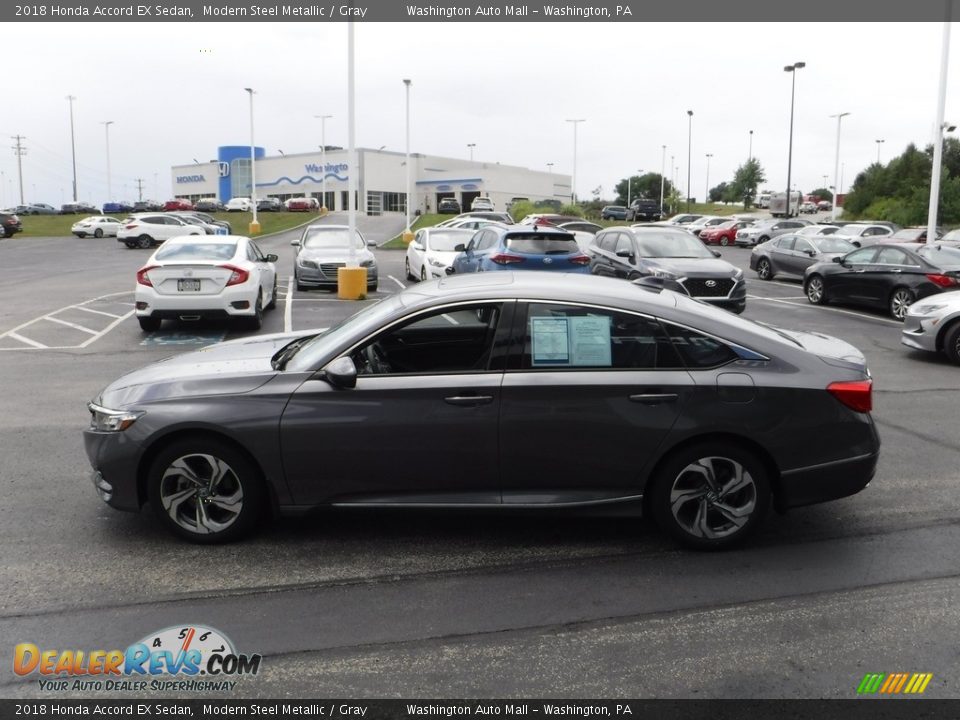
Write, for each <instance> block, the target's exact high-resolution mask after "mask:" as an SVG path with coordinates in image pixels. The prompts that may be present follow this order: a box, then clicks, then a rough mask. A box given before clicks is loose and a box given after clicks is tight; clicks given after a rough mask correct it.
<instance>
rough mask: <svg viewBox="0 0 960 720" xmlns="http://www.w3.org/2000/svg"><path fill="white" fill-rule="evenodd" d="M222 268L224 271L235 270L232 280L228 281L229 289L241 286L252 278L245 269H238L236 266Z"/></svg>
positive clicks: (231, 276)
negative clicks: (233, 286) (232, 286)
mask: <svg viewBox="0 0 960 720" xmlns="http://www.w3.org/2000/svg"><path fill="white" fill-rule="evenodd" d="M220 267H222V268H223V269H224V270H233V274H231V275H230V279H229V280H227V287H230V286H231V285H241V284H243V283H245V282H246V281H247V278H249V277H250V273H249V272H247V271H246V270H244V269H243V268H238V267H236V266H234V265H221V266H220Z"/></svg>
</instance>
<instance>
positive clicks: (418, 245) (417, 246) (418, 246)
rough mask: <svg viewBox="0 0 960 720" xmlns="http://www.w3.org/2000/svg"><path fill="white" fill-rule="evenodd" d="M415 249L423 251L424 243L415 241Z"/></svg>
mask: <svg viewBox="0 0 960 720" xmlns="http://www.w3.org/2000/svg"><path fill="white" fill-rule="evenodd" d="M413 249H414V250H420V251H423V245H421V244H420V243H418V242H415V243H413Z"/></svg>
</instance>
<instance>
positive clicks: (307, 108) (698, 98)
mask: <svg viewBox="0 0 960 720" xmlns="http://www.w3.org/2000/svg"><path fill="white" fill-rule="evenodd" d="M955 29H956V28H954V30H955ZM954 34H955V33H954ZM941 35H942V25H941V24H939V23H932V24H923V23H900V24H873V25H872V24H869V23H857V24H844V23H829V22H815V23H808V24H789V25H787V24H759V23H742V22H740V23H725V24H711V23H702V24H701V23H695V22H691V23H687V24H682V25H657V24H646V23H623V24H600V23H556V24H547V23H516V24H510V23H455V22H449V23H414V22H409V23H396V24H389V23H359V24H357V26H356V50H357V55H356V63H357V65H356V67H357V70H356V79H357V90H356V92H357V144H358V145H359V146H362V147H371V148H379V147H380V146H381V145H385V146H386V149H388V150H397V151H403V149H404V87H403V82H402V79H403V78H406V77H409V78H411V79H412V81H413V85H412V88H411V150H412V151H413V152H421V153H429V154H436V155H444V156H452V157H464V158H466V157H468V155H469V150H468V149H467V143H476V148H475V155H474V157H475V159H477V160H485V161H490V162H501V163H504V164H511V165H520V166H525V167H529V168H533V169H541V170H545V169H546V168H547V163H554V165H553V170H554V172H564V173H570V172H572V169H573V129H572V126H571V124H569V123H567V122H564V121H565V119H567V118H585V119H586V122H584V123H581V124H580V125H579V130H578V153H577V178H576V184H577V191H578V194H579V195H580V197H581V198H588V197H590V196H591V193H592V192H593V190H594V189H596V188H598V187H599V188H601V189H602V194H601V197H603V198H610V197H612V195H613V186H614V185H615V183H616V182H617V181H618V180H620V179H621V178H623V177H626V176H627V175H628V174H630V173H632V172H633V173H635V172H636V171H638V170H644V171H655V172H659V171H660V167H661V157H662V156H661V146H662V145H666V146H667V151H666V156H667V159H666V164H667V169H666V173H665V174H666V175H667V177H668V178H669V177H671V175H672V171H671V169H670V164H671V156H672V157H673V164H674V165H675V166H677V167H678V168H679V170H678V171H677V176H676V177H677V181H678V183H679V185H680V186H681V188H682V187H683V186H684V185H685V184H686V175H687V114H686V111H687V110H688V109H690V110H693V112H694V115H693V132H692V138H693V152H692V163H691V164H692V180H691V187H692V194H693V195H695V196H696V197H703V194H704V191H705V188H706V181H707V176H706V169H707V158H706V154H707V153H712V155H713V157H712V159H711V160H710V175H709V181H710V185H711V186H713V185H716V184H717V183H719V182H720V181H722V180H729V179H731V178H732V176H733V173H734V171H735V169H736V168H737V166H738V165H740V164H741V163H743V162H744V161H745V160H746V159H747V155H748V144H749V137H750V136H749V131H750V130H753V131H754V133H753V155H754V157H756V158H758V159H759V160H760V162H761V164H762V165H763V167H764V169H765V171H766V175H767V179H768V182H767V185H768V186H769V187H771V188H774V189H778V190H779V189H785V187H786V182H787V180H786V175H787V139H788V130H789V121H790V74H789V73H785V72H784V71H783V67H784V65H787V64H792V63H794V62H797V61H803V62H805V63H806V67H805V68H804V69H802V70H800V71H799V72H798V73H797V78H796V115H795V129H794V152H793V172H792V180H793V184H794V185H796V186H797V187H799V189H801V190H805V191H806V190H811V189H813V188H815V187H819V186H821V185H823V180H824V177H823V176H824V175H827V176H829V178H828V181H827V185H832V184H833V167H834V142H835V133H836V120H833V119H830V118H829V117H828V116H829V115H832V114H836V113H838V112H849V113H851V115H850V116H849V117H846V118H844V120H843V134H842V140H841V146H840V157H841V162H842V163H843V164H844V173H843V183H842V187H849V185H850V183H851V182H852V181H853V179H854V177H855V176H856V174H857V172H859V171H861V170H863V169H864V168H865V167H866V166H867V165H869V164H870V163H872V162H876V159H877V148H878V146H877V143H876V142H875V141H876V140H877V139H881V138H882V139H884V140H885V142H884V143H883V144H882V146H880V154H881V159H882V160H883V161H884V162H886V161H887V160H889V159H890V158H891V157H892V156H894V155H896V154H899V153H900V152H901V151H902V150H903V148H904V147H905V146H906V145H907V144H908V143H911V142H914V143H917V144H918V145H920V146H923V145H925V144H927V143H928V142H930V140H931V138H932V134H933V127H934V123H935V114H936V102H937V87H938V78H939V67H940V45H941ZM346 47H347V26H346V24H345V23H342V24H327V23H322V22H317V23H311V22H304V23H297V24H286V23H259V24H258V23H240V22H237V23H195V24H186V23H146V22H144V23H130V24H124V23H104V24H98V23H89V22H85V23H76V24H68V23H63V24H51V23H25V24H17V25H16V26H12V25H11V26H10V27H8V28H7V32H5V33H4V40H3V57H4V63H5V66H6V72H5V73H4V76H5V77H4V83H3V88H4V93H3V95H4V97H3V100H2V101H0V107H2V111H0V133H2V134H3V136H4V138H5V139H6V138H8V137H9V136H13V135H17V134H20V135H24V136H26V140H25V141H24V146H25V147H26V148H27V154H26V155H25V156H24V157H23V183H24V195H25V199H26V200H27V202H38V201H39V202H47V203H50V204H53V205H60V204H61V203H63V202H67V201H69V200H70V199H71V194H72V192H71V163H70V116H69V104H68V102H67V100H66V96H67V95H71V94H72V95H74V96H76V97H77V100H76V101H75V102H74V118H75V126H76V148H77V165H78V184H79V194H80V199H81V200H90V201H93V202H95V203H97V204H99V203H102V202H103V201H105V200H106V199H107V197H106V196H107V190H106V185H107V183H106V174H107V171H106V158H105V144H106V143H105V132H104V125H103V124H102V122H103V121H106V120H112V121H113V123H114V124H113V125H111V126H110V155H111V168H112V183H113V191H114V192H113V195H114V196H115V199H120V198H125V199H134V200H135V199H136V195H137V194H136V183H135V179H136V178H138V177H139V178H143V179H144V181H145V191H144V197H145V198H146V197H151V198H156V199H159V200H164V199H167V198H168V197H170V196H171V195H172V190H171V186H170V166H171V165H176V164H183V163H190V162H192V161H193V159H197V160H200V161H207V160H210V159H212V158H215V157H216V150H217V147H218V146H219V145H243V144H248V143H249V139H250V126H249V115H248V96H247V94H246V93H245V92H244V90H243V88H244V87H253V88H254V89H255V90H256V91H257V95H256V99H255V114H256V121H255V124H256V141H257V144H258V145H262V146H264V147H265V148H266V150H267V153H268V155H275V154H277V150H278V149H280V150H283V151H284V152H285V153H287V154H290V153H297V152H309V151H311V150H314V149H316V148H318V146H319V144H320V121H319V120H316V119H314V115H319V114H330V115H333V116H334V117H333V118H332V119H331V120H328V121H327V143H328V144H332V145H343V146H346V144H347V70H346V68H347V50H346ZM948 80H949V82H948V94H947V104H946V112H947V115H946V117H947V119H948V120H950V119H953V120H954V121H960V104H958V100H960V98H958V94H960V48H955V52H954V53H953V56H952V57H951V61H950V71H949V78H948ZM951 113H953V114H955V115H957V117H953V116H952V115H951ZM7 144H8V145H13V144H14V141H13V140H12V139H11V140H9V141H8V143H7ZM0 172H2V183H0V206H7V205H11V204H15V203H17V202H19V191H18V189H17V163H16V157H15V154H14V152H13V151H12V150H10V149H4V150H3V151H2V152H0Z"/></svg>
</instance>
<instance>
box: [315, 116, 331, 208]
mask: <svg viewBox="0 0 960 720" xmlns="http://www.w3.org/2000/svg"><path fill="white" fill-rule="evenodd" d="M314 117H315V118H317V119H318V120H320V143H321V144H320V165H322V168H321V170H320V195H321V196H322V199H321V200H320V214H321V215H326V214H327V212H329V211H328V209H327V120H328V119H329V118H332V117H333V115H314Z"/></svg>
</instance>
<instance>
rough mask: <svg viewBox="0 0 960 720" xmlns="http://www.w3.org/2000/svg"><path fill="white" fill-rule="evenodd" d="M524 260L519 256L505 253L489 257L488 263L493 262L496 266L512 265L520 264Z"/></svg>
mask: <svg viewBox="0 0 960 720" xmlns="http://www.w3.org/2000/svg"><path fill="white" fill-rule="evenodd" d="M523 260H524V258H522V257H520V256H519V255H509V254H507V253H497V254H496V255H491V256H490V261H491V262H495V263H496V264H497V265H514V264H516V263H522V262H523Z"/></svg>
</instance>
